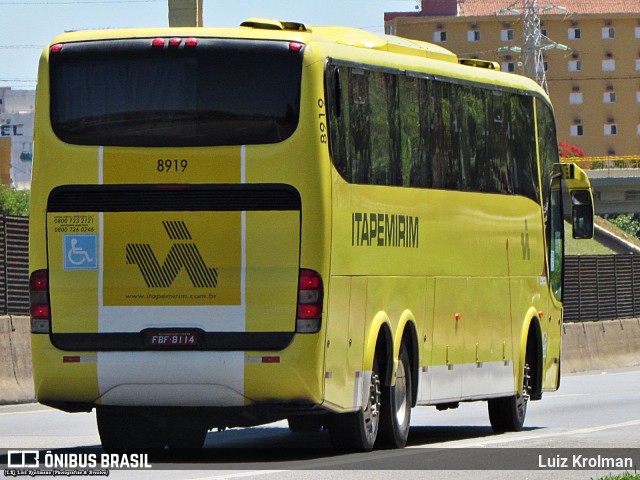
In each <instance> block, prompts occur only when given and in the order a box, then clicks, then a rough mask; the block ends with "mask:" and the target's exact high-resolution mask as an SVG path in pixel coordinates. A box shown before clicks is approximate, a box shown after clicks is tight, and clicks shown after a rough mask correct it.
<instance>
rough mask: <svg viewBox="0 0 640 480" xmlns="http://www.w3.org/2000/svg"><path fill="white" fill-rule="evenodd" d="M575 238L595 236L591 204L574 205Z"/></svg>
mask: <svg viewBox="0 0 640 480" xmlns="http://www.w3.org/2000/svg"><path fill="white" fill-rule="evenodd" d="M573 238H580V239H586V238H593V209H592V208H591V205H574V206H573Z"/></svg>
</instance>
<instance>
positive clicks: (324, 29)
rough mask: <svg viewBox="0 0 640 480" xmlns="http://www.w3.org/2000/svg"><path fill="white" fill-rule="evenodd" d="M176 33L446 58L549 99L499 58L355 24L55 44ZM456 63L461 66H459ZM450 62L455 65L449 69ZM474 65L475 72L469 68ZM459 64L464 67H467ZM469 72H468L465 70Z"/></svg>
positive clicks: (89, 34) (259, 23)
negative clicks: (467, 55) (504, 68)
mask: <svg viewBox="0 0 640 480" xmlns="http://www.w3.org/2000/svg"><path fill="white" fill-rule="evenodd" d="M174 36H176V37H184V36H194V37H202V38H204V37H209V38H212V37H218V38H246V39H272V40H285V41H286V40H289V41H294V42H295V41H297V42H301V43H305V44H310V43H316V44H326V45H330V44H334V45H336V46H337V47H354V48H359V49H363V50H365V51H370V52H373V51H378V52H389V53H392V54H403V55H407V56H408V57H410V58H413V59H415V60H409V58H407V57H405V58H406V62H407V64H412V65H416V64H417V62H420V59H431V60H437V61H440V62H445V63H444V64H441V65H442V67H443V68H446V69H447V70H448V71H450V73H454V72H456V73H455V74H454V76H456V77H461V78H465V77H469V76H471V77H474V78H475V79H477V80H479V81H483V80H484V81H485V82H487V81H488V82H494V81H495V83H497V84H501V85H505V86H510V87H512V88H520V89H524V90H529V91H531V90H535V91H537V92H538V93H540V94H542V95H543V96H544V97H547V95H546V94H545V92H544V91H543V90H542V89H539V88H538V87H537V84H536V83H535V82H533V81H532V80H530V79H528V78H526V77H523V76H521V75H514V74H506V73H502V72H499V70H500V67H499V65H498V64H496V63H495V62H488V61H481V60H474V59H459V58H458V57H457V56H456V54H454V53H453V52H451V51H449V50H447V49H445V48H442V47H440V46H438V45H434V44H431V43H428V42H423V41H418V40H410V39H407V38H402V37H397V36H394V35H381V34H376V33H373V32H368V31H365V30H360V29H357V28H351V27H340V26H309V25H306V24H304V23H298V22H287V21H280V20H274V19H265V18H250V19H248V20H246V21H244V22H242V23H241V24H240V28H204V27H178V28H176V27H172V28H169V27H165V28H145V29H121V30H96V31H75V32H67V33H65V34H62V35H60V36H58V37H56V38H55V39H54V40H53V42H52V44H55V43H66V42H82V41H92V40H115V39H127V38H128V39H134V38H154V37H166V38H170V37H174ZM363 53H364V52H363ZM369 58H371V57H369ZM452 64H456V66H457V67H454V66H453V65H452ZM445 65H449V66H448V67H445ZM458 66H459V67H458ZM469 67H471V68H472V69H473V70H467V69H468V68H469ZM478 67H479V68H478ZM458 68H462V70H459V69H458ZM463 71H464V72H466V73H462V72H463ZM471 72H473V73H471ZM485 72H486V73H485Z"/></svg>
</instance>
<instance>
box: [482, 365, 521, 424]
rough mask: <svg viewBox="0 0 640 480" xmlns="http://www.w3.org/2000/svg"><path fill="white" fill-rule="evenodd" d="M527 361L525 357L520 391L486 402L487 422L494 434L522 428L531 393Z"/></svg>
mask: <svg viewBox="0 0 640 480" xmlns="http://www.w3.org/2000/svg"><path fill="white" fill-rule="evenodd" d="M529 360H530V359H529V358H528V357H527V361H526V362H525V367H524V375H523V382H522V388H521V391H520V392H518V393H517V394H515V395H512V396H510V397H502V398H494V399H491V400H489V402H488V403H489V421H490V422H491V428H492V429H493V431H494V432H496V433H504V432H519V431H521V430H522V427H523V426H524V420H525V417H526V415H527V405H528V403H529V394H530V392H531V386H530V383H529V381H530V373H529V372H530V368H529Z"/></svg>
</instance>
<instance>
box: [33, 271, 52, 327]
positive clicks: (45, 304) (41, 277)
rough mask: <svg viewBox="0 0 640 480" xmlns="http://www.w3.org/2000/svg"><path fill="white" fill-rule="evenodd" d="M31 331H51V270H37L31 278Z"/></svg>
mask: <svg viewBox="0 0 640 480" xmlns="http://www.w3.org/2000/svg"><path fill="white" fill-rule="evenodd" d="M29 299H30V312H31V333H50V332H51V305H50V304H49V271H48V270H36V271H35V272H33V273H32V274H31V278H30V279H29Z"/></svg>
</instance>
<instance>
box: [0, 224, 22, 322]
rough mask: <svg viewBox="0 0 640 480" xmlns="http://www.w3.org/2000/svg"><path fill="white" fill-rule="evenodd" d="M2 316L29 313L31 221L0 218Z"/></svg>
mask: <svg viewBox="0 0 640 480" xmlns="http://www.w3.org/2000/svg"><path fill="white" fill-rule="evenodd" d="M0 314H2V315H8V314H10V315H28V314H29V219H28V218H26V217H11V216H8V215H0Z"/></svg>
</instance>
